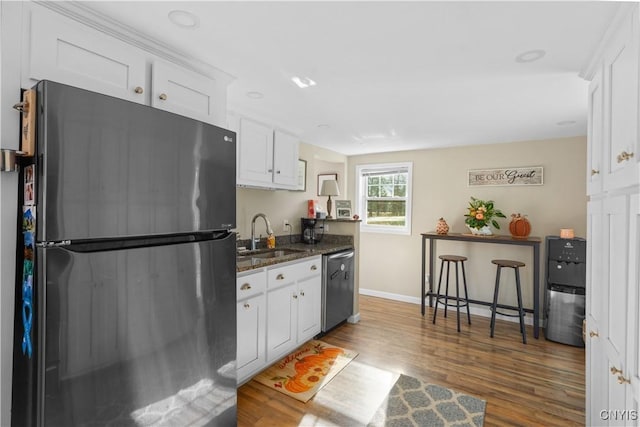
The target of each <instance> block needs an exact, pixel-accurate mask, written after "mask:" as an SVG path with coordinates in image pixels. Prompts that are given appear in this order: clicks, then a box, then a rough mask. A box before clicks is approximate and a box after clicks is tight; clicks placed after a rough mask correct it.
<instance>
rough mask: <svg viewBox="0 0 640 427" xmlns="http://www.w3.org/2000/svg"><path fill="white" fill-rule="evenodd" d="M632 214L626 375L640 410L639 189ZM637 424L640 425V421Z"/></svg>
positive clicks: (632, 405)
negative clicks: (639, 423) (639, 310)
mask: <svg viewBox="0 0 640 427" xmlns="http://www.w3.org/2000/svg"><path fill="white" fill-rule="evenodd" d="M629 215H630V222H629V224H630V226H629V282H628V286H629V291H630V292H629V305H628V306H627V318H628V323H629V333H628V334H627V342H628V348H627V351H628V353H627V354H628V357H627V370H626V372H625V377H626V378H627V379H629V380H630V381H631V384H630V386H629V389H630V390H629V391H628V393H627V409H635V410H636V413H637V414H640V313H639V312H638V307H640V289H638V287H639V286H640V195H639V194H637V193H636V194H634V195H632V196H631V198H630V203H629ZM635 425H638V421H636V424H635Z"/></svg>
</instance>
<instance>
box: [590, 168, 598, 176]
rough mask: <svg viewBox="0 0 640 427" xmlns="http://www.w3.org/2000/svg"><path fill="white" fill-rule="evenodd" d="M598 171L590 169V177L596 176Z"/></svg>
mask: <svg viewBox="0 0 640 427" xmlns="http://www.w3.org/2000/svg"><path fill="white" fill-rule="evenodd" d="M599 173H600V171H599V170H598V169H591V176H593V175H598V174H599Z"/></svg>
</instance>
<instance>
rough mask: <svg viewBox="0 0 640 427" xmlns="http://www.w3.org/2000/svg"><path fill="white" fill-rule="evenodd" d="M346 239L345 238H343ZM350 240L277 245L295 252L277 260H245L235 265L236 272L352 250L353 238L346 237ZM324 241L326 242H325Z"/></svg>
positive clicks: (279, 247)
mask: <svg viewBox="0 0 640 427" xmlns="http://www.w3.org/2000/svg"><path fill="white" fill-rule="evenodd" d="M340 237H342V236H340ZM344 237H347V236H344ZM348 237H350V239H323V241H322V242H319V243H316V244H313V245H309V244H306V243H287V244H282V245H278V244H276V249H293V250H296V251H297V252H294V253H291V254H287V255H283V256H280V257H277V258H261V259H256V258H253V260H252V259H247V260H243V261H239V262H238V263H237V264H236V272H238V273H240V272H243V271H248V270H254V269H258V268H263V267H268V266H271V265H275V264H280V263H282V262H288V261H294V260H297V259H303V258H308V257H312V256H316V255H324V254H329V253H332V252H338V251H342V250H345V249H353V237H352V236H348ZM325 240H326V241H325Z"/></svg>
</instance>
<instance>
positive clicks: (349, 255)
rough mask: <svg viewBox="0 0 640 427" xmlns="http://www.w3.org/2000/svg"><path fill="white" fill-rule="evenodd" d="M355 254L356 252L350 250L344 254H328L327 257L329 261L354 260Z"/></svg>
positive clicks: (343, 252)
mask: <svg viewBox="0 0 640 427" xmlns="http://www.w3.org/2000/svg"><path fill="white" fill-rule="evenodd" d="M353 254H354V252H353V251H352V250H348V251H342V252H336V253H333V254H328V255H325V256H326V257H327V259H330V260H334V259H346V258H353Z"/></svg>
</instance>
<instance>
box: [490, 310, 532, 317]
mask: <svg viewBox="0 0 640 427" xmlns="http://www.w3.org/2000/svg"><path fill="white" fill-rule="evenodd" d="M496 314H500V315H502V316H507V317H520V315H519V314H518V313H505V312H503V311H498V310H496ZM526 314H527V313H522V317H524V316H526Z"/></svg>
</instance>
